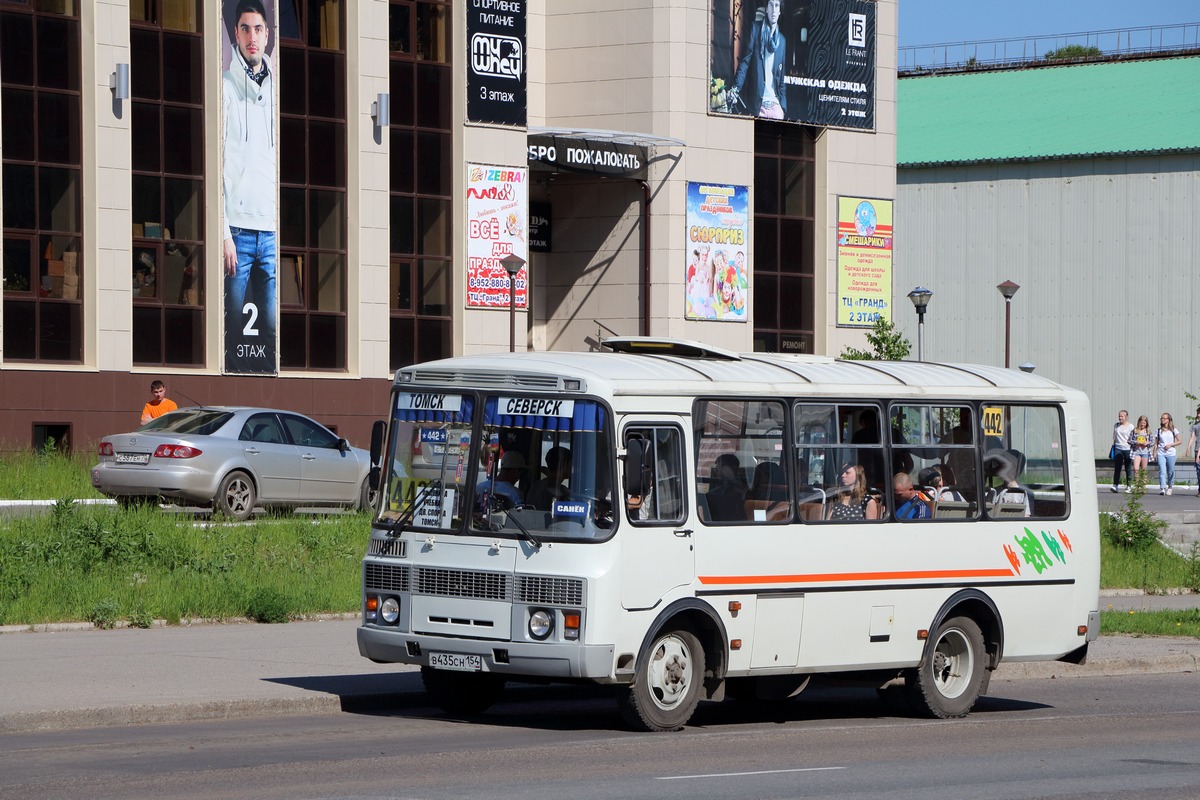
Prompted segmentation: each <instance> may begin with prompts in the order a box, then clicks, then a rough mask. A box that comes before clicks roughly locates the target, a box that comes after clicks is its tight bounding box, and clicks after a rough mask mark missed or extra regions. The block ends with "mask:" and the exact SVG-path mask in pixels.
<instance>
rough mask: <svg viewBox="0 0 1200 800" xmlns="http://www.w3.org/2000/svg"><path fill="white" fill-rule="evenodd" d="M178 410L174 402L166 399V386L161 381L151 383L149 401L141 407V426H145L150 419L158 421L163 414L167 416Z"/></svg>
mask: <svg viewBox="0 0 1200 800" xmlns="http://www.w3.org/2000/svg"><path fill="white" fill-rule="evenodd" d="M177 408H179V406H177V405H176V404H175V401H174V400H172V399H171V398H169V397H167V386H166V384H164V383H163V382H162V381H152V382H151V383H150V401H149V402H148V403H146V405H144V406H142V424H143V425H145V424H146V423H147V422H149V421H150V420H152V419H158V418H159V417H161V416H162V415H163V414H167V413H169V412H171V411H174V410H175V409H177Z"/></svg>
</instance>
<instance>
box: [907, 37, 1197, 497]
mask: <svg viewBox="0 0 1200 800" xmlns="http://www.w3.org/2000/svg"><path fill="white" fill-rule="evenodd" d="M899 84H900V100H901V105H900V115H899V119H900V140H899V149H898V153H899V155H898V165H897V166H898V169H897V180H898V187H897V218H898V224H899V225H900V226H901V228H902V230H903V231H904V232H905V235H904V236H903V237H901V238H900V239H899V240H898V243H897V248H896V266H895V275H896V286H897V291H898V292H899V291H903V287H908V286H917V285H921V286H925V287H927V288H929V289H931V290H933V292H934V297H933V299H932V301H931V302H930V304H929V309H928V312H927V314H926V320H925V326H924V328H925V357H926V359H928V360H933V361H951V362H959V361H962V362H971V363H981V364H988V363H990V364H1003V363H1004V358H1005V350H1006V341H1007V344H1008V350H1009V351H1010V362H1011V363H1010V366H1011V367H1012V368H1013V369H1016V368H1017V367H1018V366H1019V365H1022V364H1024V365H1025V368H1026V369H1035V370H1036V371H1037V374H1039V375H1045V376H1047V377H1049V378H1050V379H1052V380H1055V381H1058V382H1060V383H1063V384H1066V385H1068V386H1072V387H1075V388H1078V389H1082V390H1084V391H1086V392H1087V394H1088V395H1089V397H1091V400H1092V413H1093V426H1094V430H1093V436H1094V441H1095V445H1096V457H1097V458H1107V456H1108V450H1109V445H1110V443H1111V441H1112V427H1113V424H1114V423H1115V422H1116V418H1117V412H1118V410H1120V409H1127V410H1128V411H1129V413H1130V418H1131V421H1136V420H1137V417H1138V416H1139V415H1142V414H1145V415H1146V416H1147V417H1148V418H1149V420H1150V425H1151V427H1152V428H1154V427H1157V423H1158V419H1159V415H1160V414H1161V413H1162V412H1164V411H1166V412H1169V413H1171V414H1172V415H1173V417H1174V419H1175V422H1176V426H1177V427H1178V428H1179V429H1180V430H1181V431H1185V433H1186V430H1185V429H1186V427H1187V424H1188V423H1187V420H1186V419H1185V417H1186V416H1190V415H1192V414H1193V412H1194V410H1195V408H1196V405H1197V404H1196V403H1195V402H1194V401H1192V400H1189V399H1188V397H1187V394H1188V393H1189V392H1190V393H1193V394H1194V393H1197V391H1198V390H1197V385H1198V383H1200V375H1198V374H1197V363H1196V359H1195V340H1196V335H1197V327H1196V326H1197V319H1196V313H1195V310H1194V307H1195V302H1194V298H1195V297H1196V296H1197V293H1198V292H1200V243H1197V241H1196V240H1195V237H1194V236H1193V235H1192V232H1193V231H1195V230H1196V229H1197V226H1200V207H1198V205H1197V203H1196V197H1197V196H1200V106H1197V104H1196V103H1195V102H1193V101H1192V99H1191V97H1190V96H1189V95H1187V93H1182V94H1181V93H1180V92H1179V91H1178V89H1179V87H1181V86H1197V85H1200V57H1197V56H1195V55H1191V56H1173V57H1161V56H1155V55H1154V54H1139V56H1138V57H1135V58H1121V59H1105V60H1100V61H1093V62H1088V63H1078V64H1067V65H1050V66H1046V65H1039V66H1025V67H1021V68H1008V69H996V70H957V71H951V72H948V73H945V74H940V75H926V76H921V77H917V76H914V77H903V78H901V79H900V82H899ZM1005 281H1011V282H1013V283H1015V284H1017V285H1018V286H1019V287H1020V288H1019V289H1018V290H1017V291H1016V294H1015V295H1013V297H1012V299H1011V305H1010V307H1009V309H1008V311H1009V323H1008V327H1007V331H1006V322H1005V314H1006V309H1005V299H1004V297H1003V296H1002V294H1001V293H1000V292H998V291H997V287H998V285H999V284H1001V283H1003V282H1005ZM897 324H898V327H899V328H900V329H901V330H902V331H904V332H905V333H906V334H907V335H908V336H909V337H910V338H913V339H915V338H916V329H917V320H916V315H915V314H911V313H910V314H898V315H897ZM1179 458H1180V459H1181V461H1183V460H1184V456H1183V454H1182V452H1181V453H1180V454H1179ZM1181 474H1183V475H1184V476H1185V477H1187V478H1188V479H1191V478H1192V471H1191V470H1190V469H1187V470H1184V471H1183V472H1182V473H1181Z"/></svg>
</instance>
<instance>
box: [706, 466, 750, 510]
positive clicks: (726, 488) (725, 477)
mask: <svg viewBox="0 0 1200 800" xmlns="http://www.w3.org/2000/svg"><path fill="white" fill-rule="evenodd" d="M708 487H709V488H708V492H706V493H705V498H706V499H707V501H708V510H709V513H710V514H712V518H713V519H714V520H717V521H729V520H739V519H745V518H746V509H745V502H746V491H747V487H746V480H745V478H743V477H742V462H740V461H739V460H738V457H737V456H735V455H734V454H733V453H722V454H721V455H719V456H717V460H716V461H714V462H713V465H712V471H711V472H710V475H709V481H708Z"/></svg>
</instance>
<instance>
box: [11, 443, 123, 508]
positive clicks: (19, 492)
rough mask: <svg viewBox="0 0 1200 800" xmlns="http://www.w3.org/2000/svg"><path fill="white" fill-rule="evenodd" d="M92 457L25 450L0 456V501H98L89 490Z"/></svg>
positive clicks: (94, 459) (90, 488) (80, 454)
mask: <svg viewBox="0 0 1200 800" xmlns="http://www.w3.org/2000/svg"><path fill="white" fill-rule="evenodd" d="M95 464H96V456H95V454H94V453H73V454H70V455H67V454H64V453H61V452H59V451H58V450H50V451H47V452H46V453H43V454H38V453H34V452H32V451H29V450H22V451H18V452H7V453H4V454H3V456H0V498H4V499H5V500H50V499H54V498H58V497H73V498H78V499H82V498H98V497H101V494H100V493H99V492H97V491H96V490H95V489H93V488H92V481H91V469H92V467H93V466H94V465H95Z"/></svg>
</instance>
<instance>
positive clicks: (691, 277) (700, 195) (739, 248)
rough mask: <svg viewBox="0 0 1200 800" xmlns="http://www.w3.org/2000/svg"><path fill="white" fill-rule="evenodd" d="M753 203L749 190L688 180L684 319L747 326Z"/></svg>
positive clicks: (743, 187) (741, 187)
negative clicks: (748, 267) (747, 276)
mask: <svg viewBox="0 0 1200 800" xmlns="http://www.w3.org/2000/svg"><path fill="white" fill-rule="evenodd" d="M749 201H750V191H749V189H748V188H747V187H745V186H730V185H727V184H715V183H692V182H691V181H688V185H687V273H686V279H685V282H684V284H685V286H686V297H685V299H684V311H683V316H684V318H685V319H697V320H700V319H703V320H716V321H719V322H745V321H746V319H747V316H746V297H747V296H748V294H749V291H750V289H749V286H748V283H749V281H748V280H747V278H746V269H747V267H746V264H747V263H748V259H749V251H748V250H747V248H746V242H747V241H748V240H749V233H750V218H749V207H750V202H749Z"/></svg>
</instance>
